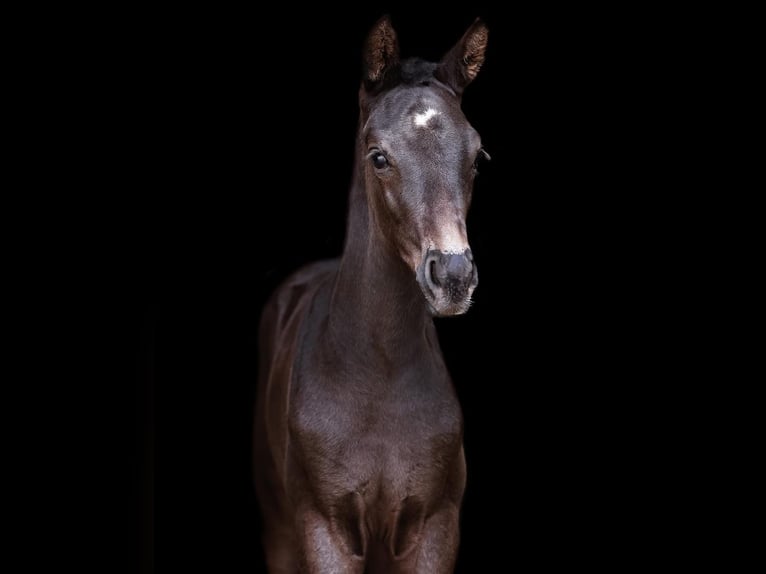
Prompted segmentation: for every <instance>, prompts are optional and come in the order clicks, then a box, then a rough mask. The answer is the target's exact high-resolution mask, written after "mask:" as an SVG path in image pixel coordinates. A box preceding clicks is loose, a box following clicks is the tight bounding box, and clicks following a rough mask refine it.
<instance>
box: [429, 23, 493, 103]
mask: <svg viewBox="0 0 766 574" xmlns="http://www.w3.org/2000/svg"><path fill="white" fill-rule="evenodd" d="M488 38H489V29H488V28H487V25H486V24H485V23H484V22H482V21H481V20H480V19H479V18H477V19H476V20H475V21H474V23H473V24H471V26H470V27H469V28H468V30H466V32H465V34H463V37H462V38H461V39H460V41H459V42H458V43H457V44H455V45H454V46H453V47H452V49H451V50H450V51H449V52H447V53H446V54H445V56H444V57H443V58H442V61H441V63H440V64H439V67H438V68H437V70H436V76H437V78H439V79H440V80H441V81H443V82H445V83H446V84H448V85H449V86H450V87H451V88H452V89H453V90H455V92H457V93H458V95H460V94H462V93H463V90H464V89H465V87H466V86H467V85H468V84H470V83H471V82H472V81H473V80H474V78H476V76H477V75H478V73H479V70H480V69H481V66H482V64H483V63H484V54H485V52H486V51H487V39H488Z"/></svg>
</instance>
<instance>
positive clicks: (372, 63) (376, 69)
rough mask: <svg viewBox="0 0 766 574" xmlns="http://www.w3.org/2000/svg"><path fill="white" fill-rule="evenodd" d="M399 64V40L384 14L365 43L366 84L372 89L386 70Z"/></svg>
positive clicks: (381, 78)
mask: <svg viewBox="0 0 766 574" xmlns="http://www.w3.org/2000/svg"><path fill="white" fill-rule="evenodd" d="M398 64H399V42H398V40H397V39H396V32H395V31H394V28H393V26H391V20H390V19H389V17H388V16H383V17H382V18H381V19H380V20H378V21H377V22H376V23H375V25H374V26H373V27H372V29H371V30H370V32H369V34H367V41H366V42H365V45H364V84H365V87H366V88H367V89H368V90H370V89H372V88H374V87H375V85H377V84H379V83H380V82H381V80H383V77H384V76H385V75H386V72H387V71H388V70H390V69H391V68H393V67H395V66H397V65H398Z"/></svg>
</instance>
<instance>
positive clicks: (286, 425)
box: [255, 17, 488, 574]
mask: <svg viewBox="0 0 766 574" xmlns="http://www.w3.org/2000/svg"><path fill="white" fill-rule="evenodd" d="M487 36H488V32H487V28H486V26H485V25H484V23H482V22H481V21H479V20H477V21H476V22H474V23H473V24H472V25H471V26H470V27H469V28H468V30H467V31H466V33H465V34H464V35H463V37H462V39H461V40H460V41H459V42H458V43H457V44H455V46H454V47H453V48H452V49H451V50H450V51H449V52H448V53H447V54H446V55H445V56H444V58H443V59H442V60H441V61H440V62H438V63H433V62H426V61H423V60H419V59H407V60H402V61H400V60H399V46H398V41H397V37H396V33H395V32H394V30H393V28H392V27H391V23H390V21H389V19H388V18H385V17H384V18H382V19H381V20H380V21H378V22H377V23H376V24H375V26H374V27H373V28H372V30H371V31H370V33H369V35H368V37H367V40H366V44H365V49H364V75H363V81H362V85H361V87H360V90H359V105H360V116H359V129H358V133H357V140H356V143H357V145H356V163H355V168H354V175H353V181H352V185H351V191H350V199H349V214H348V227H347V235H346V240H345V246H344V249H343V254H342V256H341V258H340V259H339V260H333V261H326V262H320V263H316V264H313V265H311V266H308V267H305V268H303V269H301V270H299V271H298V272H297V273H295V274H294V275H293V276H291V277H290V278H289V279H288V280H287V281H286V282H285V283H283V284H282V286H281V287H280V288H279V289H278V290H277V291H276V293H275V294H274V295H273V296H272V298H271V299H270V301H269V303H268V304H267V306H266V308H265V309H264V312H263V316H262V320H261V330H260V353H261V354H260V372H259V377H260V380H259V387H258V395H257V407H256V420H255V481H256V488H257V492H258V499H259V503H260V506H261V511H262V517H263V529H264V531H263V535H264V548H265V551H266V558H267V561H268V565H269V570H270V571H271V572H272V573H294V572H317V573H333V574H338V573H363V572H387V573H394V572H452V571H453V570H454V567H455V559H456V555H457V549H458V537H459V532H458V519H459V512H460V505H461V500H462V497H463V490H464V488H465V477H466V474H465V458H464V455H463V420H462V414H461V410H460V405H459V404H458V401H457V397H456V395H455V392H454V389H453V386H452V382H451V380H450V376H449V374H448V372H447V369H446V367H445V363H444V359H443V358H442V354H441V351H440V348H439V344H438V341H437V334H436V331H435V328H434V324H433V320H432V316H449V315H457V314H460V313H464V312H465V311H466V310H467V309H468V307H469V305H470V299H471V294H472V293H473V290H474V288H475V287H476V284H477V281H478V278H477V272H476V266H475V264H474V261H473V256H472V254H471V250H470V248H469V246H468V241H467V238H466V225H465V220H466V214H467V211H468V207H469V204H470V201H471V193H472V188H473V181H474V176H475V174H476V169H477V164H478V163H479V161H480V160H481V159H482V158H484V157H486V153H485V152H484V150H483V149H482V146H481V140H480V138H479V134H478V133H477V132H476V130H474V129H473V128H472V127H471V125H470V124H469V123H468V121H467V120H466V118H465V116H464V115H463V112H462V111H461V108H460V104H461V97H462V93H463V90H464V88H465V87H466V86H467V85H468V84H469V83H470V82H471V81H472V80H473V79H474V78H475V77H476V74H477V73H478V72H479V68H480V67H481V65H482V63H483V62H484V54H485V50H486V45H487Z"/></svg>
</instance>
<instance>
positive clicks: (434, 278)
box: [428, 259, 440, 287]
mask: <svg viewBox="0 0 766 574" xmlns="http://www.w3.org/2000/svg"><path fill="white" fill-rule="evenodd" d="M428 277H429V278H430V279H431V283H433V284H434V286H436V287H438V286H439V285H440V282H439V277H438V275H437V271H436V259H431V261H430V262H429V263H428Z"/></svg>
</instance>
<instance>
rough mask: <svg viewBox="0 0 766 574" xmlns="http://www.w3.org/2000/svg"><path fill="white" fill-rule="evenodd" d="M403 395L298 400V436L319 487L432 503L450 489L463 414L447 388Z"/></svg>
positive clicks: (407, 390) (316, 395) (294, 429)
mask: <svg viewBox="0 0 766 574" xmlns="http://www.w3.org/2000/svg"><path fill="white" fill-rule="evenodd" d="M441 383H442V382H441V381H439V384H434V385H433V388H428V387H423V386H418V385H413V386H410V387H407V386H404V387H402V388H401V389H399V390H398V391H397V392H394V391H391V392H383V393H371V394H364V393H353V392H352V393H348V394H343V393H332V392H328V393H324V392H313V393H309V396H307V397H303V398H304V399H306V400H298V401H297V402H296V404H295V405H294V408H295V412H293V413H292V415H291V436H292V440H293V441H294V442H293V444H294V445H295V447H296V449H297V450H298V451H299V453H300V454H299V456H300V459H301V461H302V464H303V465H304V466H305V469H306V471H307V473H308V475H309V476H310V477H311V480H312V482H313V484H314V485H315V486H319V487H320V490H323V491H325V492H327V493H330V494H332V493H340V492H352V491H354V492H364V491H366V490H376V491H377V490H381V491H383V494H386V493H388V494H390V495H392V496H393V497H394V498H402V497H405V496H410V495H413V494H418V495H422V496H425V497H428V496H429V494H430V491H431V490H433V491H438V490H439V489H441V488H442V487H443V484H444V480H445V478H446V473H447V472H448V471H449V468H450V465H451V463H452V462H453V461H454V459H455V458H456V457H457V456H458V455H459V452H460V447H461V445H462V418H461V413H460V408H459V406H458V403H457V401H456V399H455V397H454V395H453V394H452V393H451V392H450V391H449V388H448V386H447V384H441Z"/></svg>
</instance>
